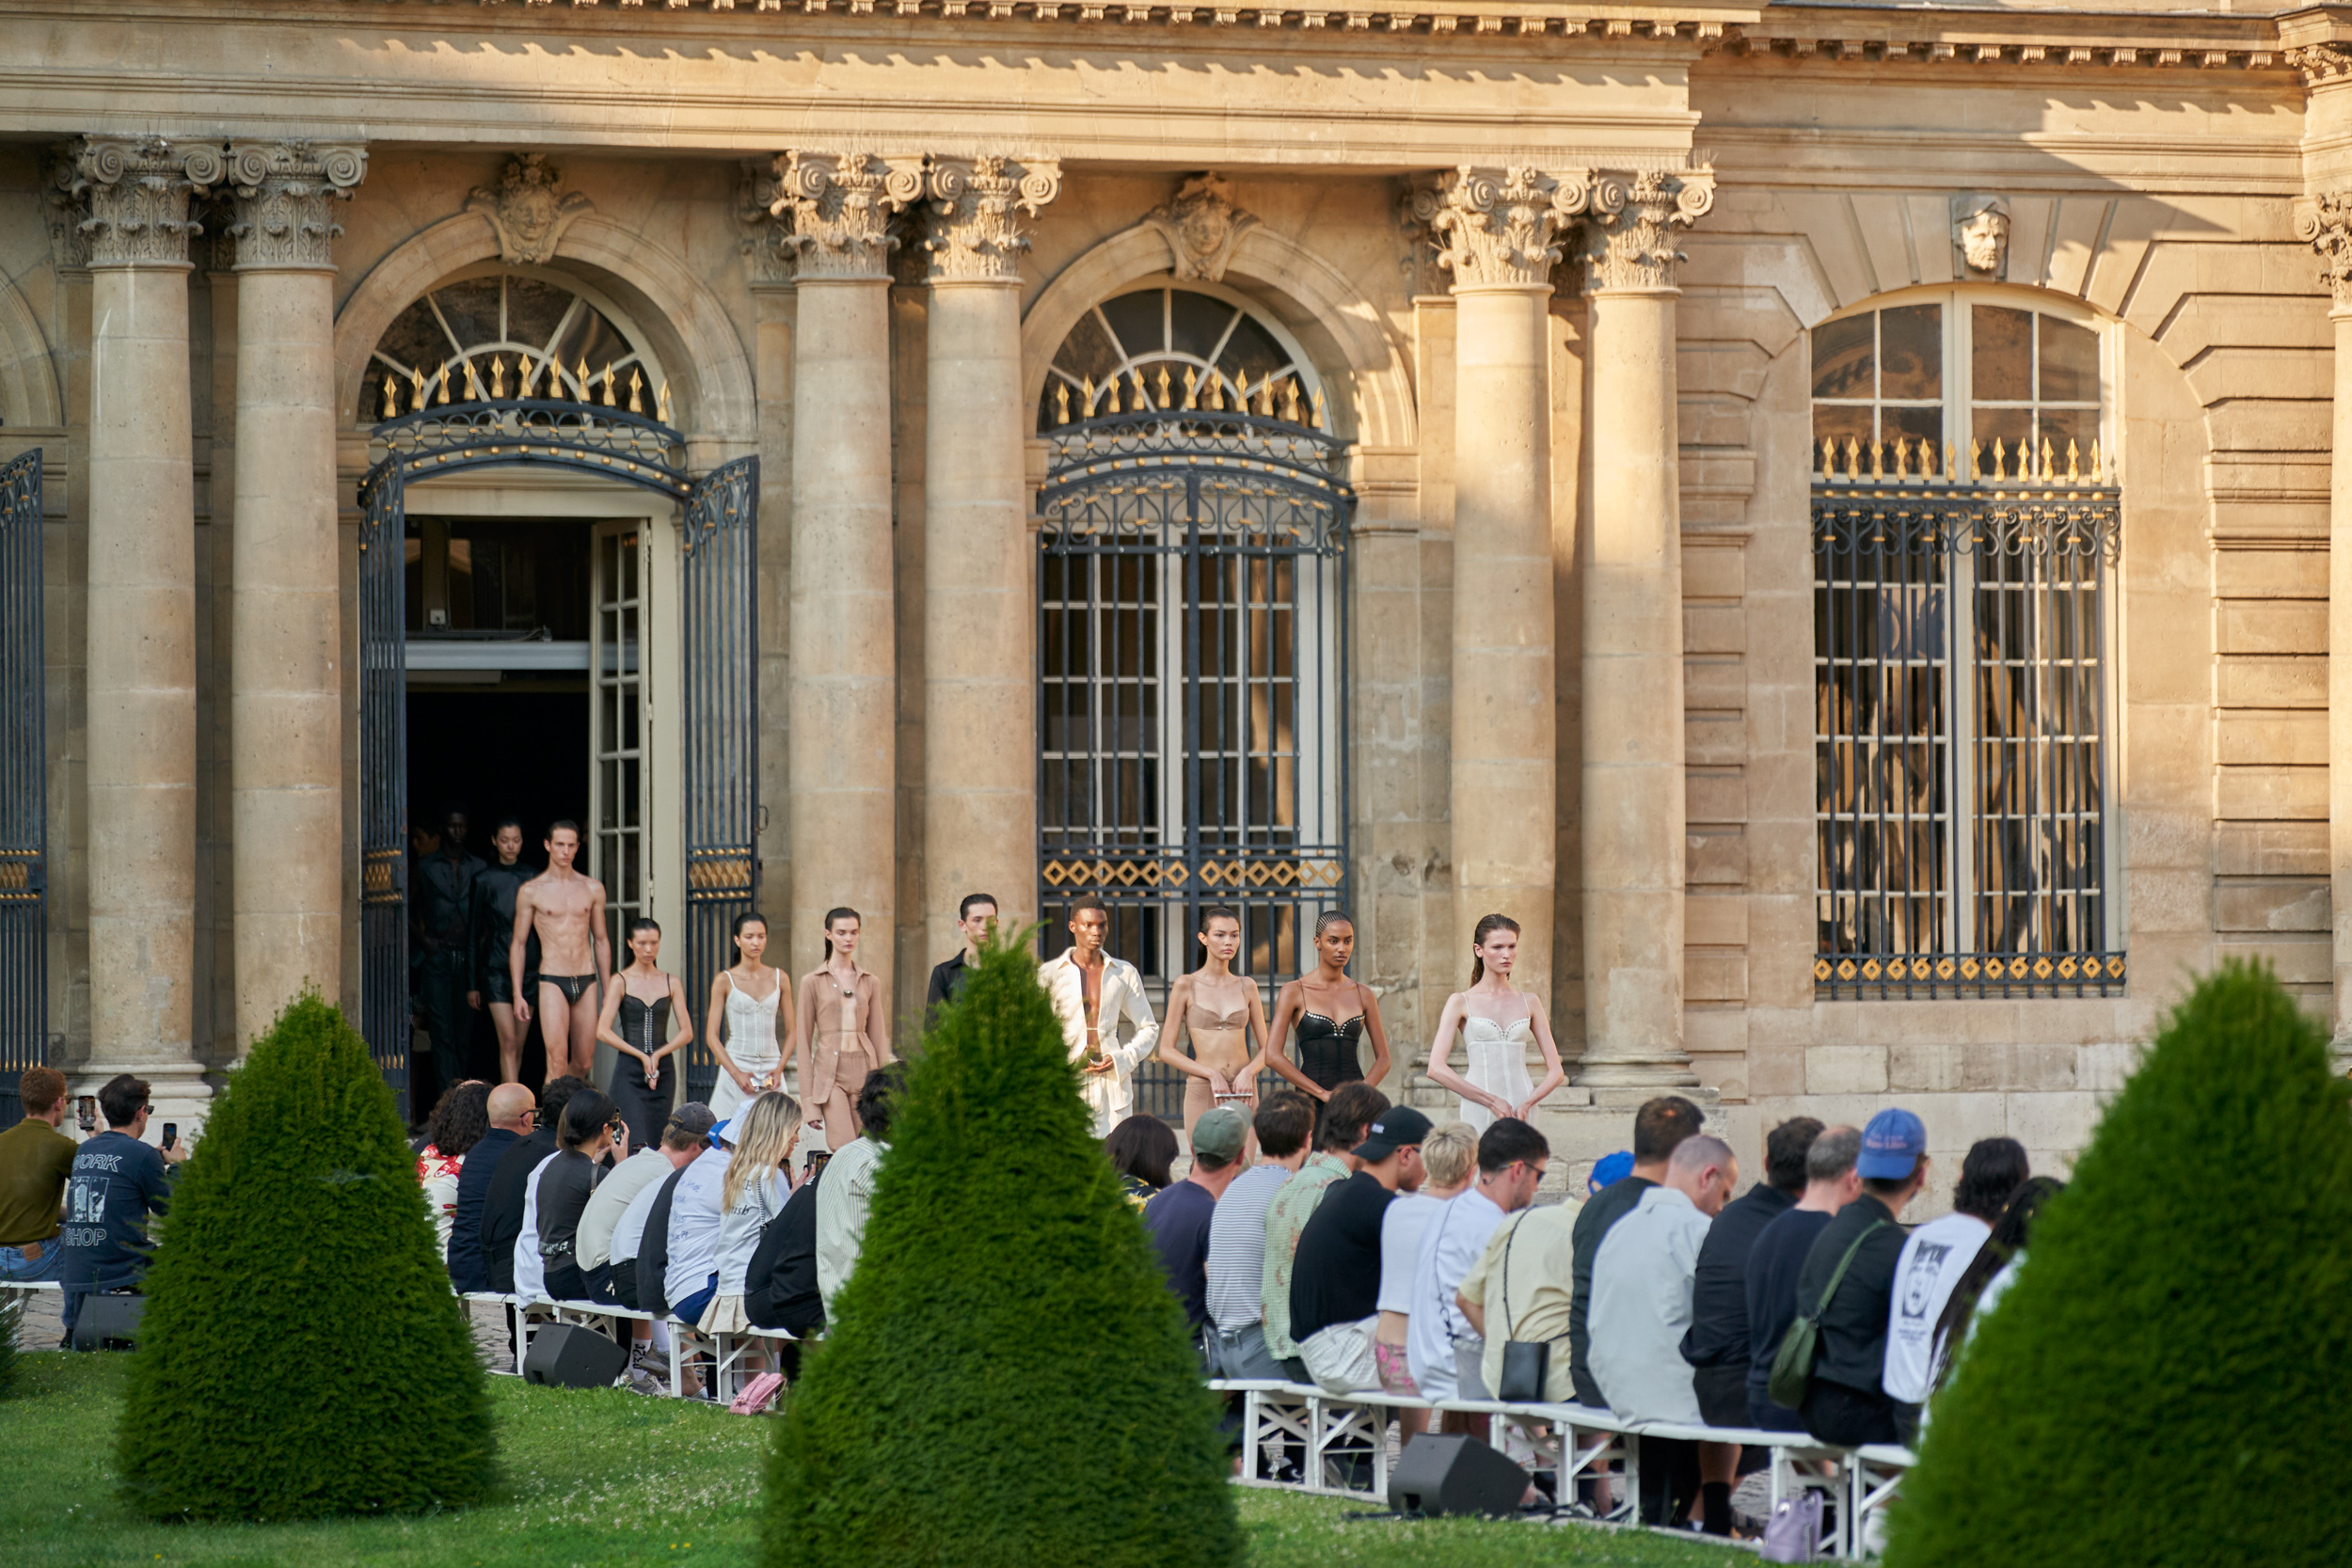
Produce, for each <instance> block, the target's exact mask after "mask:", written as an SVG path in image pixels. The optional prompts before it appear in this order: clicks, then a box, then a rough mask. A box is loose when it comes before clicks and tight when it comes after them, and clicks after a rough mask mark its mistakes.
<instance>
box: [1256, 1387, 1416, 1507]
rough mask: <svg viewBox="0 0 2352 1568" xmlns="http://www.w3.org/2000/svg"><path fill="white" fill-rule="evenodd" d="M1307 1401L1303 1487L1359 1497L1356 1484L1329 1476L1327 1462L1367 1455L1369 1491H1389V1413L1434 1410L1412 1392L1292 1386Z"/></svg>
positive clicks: (1361, 1493)
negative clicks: (1337, 1391) (1336, 1391)
mask: <svg viewBox="0 0 2352 1568" xmlns="http://www.w3.org/2000/svg"><path fill="white" fill-rule="evenodd" d="M1287 1386H1289V1387H1292V1388H1295V1389H1297V1390H1298V1391H1299V1392H1300V1393H1301V1394H1303V1396H1304V1397H1305V1399H1306V1402H1307V1413H1308V1427H1307V1476H1306V1481H1305V1484H1304V1487H1303V1490H1306V1491H1309V1492H1327V1493H1331V1494H1333V1495H1336V1496H1340V1497H1363V1496H1366V1495H1367V1494H1366V1492H1365V1491H1364V1490H1363V1489H1361V1488H1359V1487H1354V1486H1350V1485H1348V1484H1346V1483H1345V1482H1344V1481H1336V1480H1333V1479H1332V1477H1333V1475H1334V1474H1335V1473H1336V1472H1334V1471H1333V1469H1332V1468H1331V1467H1330V1465H1328V1464H1327V1462H1344V1461H1348V1460H1354V1459H1359V1458H1361V1459H1367V1460H1369V1461H1370V1462H1371V1465H1370V1468H1371V1474H1372V1486H1371V1489H1370V1493H1369V1495H1370V1496H1372V1497H1387V1496H1388V1495H1389V1418H1390V1414H1391V1412H1393V1411H1405V1410H1435V1409H1437V1408H1438V1407H1437V1406H1436V1405H1434V1404H1432V1403H1431V1402H1429V1401H1427V1400H1424V1399H1421V1398H1418V1397H1417V1396H1414V1395H1411V1394H1391V1393H1389V1392H1387V1391H1385V1390H1383V1389H1378V1388H1364V1389H1358V1390H1356V1391H1355V1392H1353V1393H1349V1394H1333V1393H1329V1392H1327V1391H1326V1390H1325V1389H1323V1388H1322V1387H1320V1386H1316V1385H1313V1384H1291V1385H1287Z"/></svg>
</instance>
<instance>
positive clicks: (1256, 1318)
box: [1206, 1089, 1315, 1379]
mask: <svg viewBox="0 0 2352 1568" xmlns="http://www.w3.org/2000/svg"><path fill="white" fill-rule="evenodd" d="M1251 1125H1252V1127H1253V1129H1254V1131H1255V1132H1257V1134H1258V1163H1257V1164H1254V1165H1251V1166H1250V1167H1249V1168H1248V1170H1246V1171H1243V1172H1242V1173H1241V1174H1240V1175H1239V1176H1237V1177H1235V1178H1234V1179H1233V1184H1232V1186H1230V1187H1228V1188H1226V1189H1225V1196H1223V1197H1220V1198H1218V1199H1217V1200H1216V1213H1215V1214H1214V1215H1213V1216H1212V1217H1211V1218H1210V1221H1209V1259H1208V1265H1207V1271H1206V1272H1207V1275H1208V1308H1209V1321H1210V1323H1211V1324H1212V1325H1213V1327H1214V1332H1213V1333H1212V1334H1211V1335H1210V1337H1209V1351H1210V1364H1211V1368H1212V1370H1214V1371H1215V1372H1216V1375H1217V1376H1218V1377H1222V1378H1267V1379H1273V1378H1279V1377H1281V1376H1283V1375H1284V1374H1283V1371H1282V1369H1281V1368H1280V1367H1279V1366H1278V1365H1276V1364H1275V1360H1274V1357H1273V1355H1272V1354H1269V1353H1268V1352H1267V1350H1266V1343H1265V1227H1266V1212H1267V1210H1268V1208H1269V1206H1270V1205H1272V1203H1273V1202H1274V1198H1275V1195H1276V1194H1278V1193H1279V1192H1280V1191H1281V1190H1282V1188H1283V1186H1284V1185H1285V1184H1286V1183H1288V1182H1289V1180H1291V1178H1292V1177H1293V1176H1294V1175H1295V1174H1296V1173H1297V1170H1298V1167H1299V1166H1300V1165H1302V1164H1306V1161H1307V1155H1308V1152H1309V1150H1308V1147H1307V1146H1308V1141H1309V1140H1310V1139H1311V1137H1312V1136H1313V1135H1314V1126H1315V1108H1314V1104H1313V1102H1312V1101H1309V1100H1308V1098H1307V1097H1306V1096H1305V1095H1303V1094H1300V1093H1298V1092H1296V1091H1295V1090H1292V1089H1284V1090H1282V1091H1281V1092H1279V1093H1278V1094H1270V1095H1268V1096H1266V1099H1265V1102H1264V1103H1263V1104H1262V1105H1260V1106H1259V1107H1258V1115H1257V1117H1256V1119H1255V1120H1254V1121H1253V1123H1252V1124H1251Z"/></svg>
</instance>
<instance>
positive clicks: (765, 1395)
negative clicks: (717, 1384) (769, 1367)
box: [727, 1372, 784, 1416]
mask: <svg viewBox="0 0 2352 1568" xmlns="http://www.w3.org/2000/svg"><path fill="white" fill-rule="evenodd" d="M783 1386H784V1374H783V1373H782V1372H762V1373H760V1374H759V1375H758V1376H757V1377H755V1378H754V1379H752V1380H751V1381H750V1382H749V1383H746V1384H745V1385H743V1387H742V1391H741V1392H740V1393H738V1394H737V1395H736V1396H735V1402H734V1403H733V1404H730V1405H728V1406H727V1409H729V1410H730V1411H732V1412H734V1413H735V1414H736V1415H738V1416H756V1415H758V1414H760V1413H761V1412H762V1411H764V1410H766V1409H767V1408H768V1402H769V1401H770V1400H772V1399H774V1398H775V1397H776V1390H777V1389H779V1388H782V1387H783Z"/></svg>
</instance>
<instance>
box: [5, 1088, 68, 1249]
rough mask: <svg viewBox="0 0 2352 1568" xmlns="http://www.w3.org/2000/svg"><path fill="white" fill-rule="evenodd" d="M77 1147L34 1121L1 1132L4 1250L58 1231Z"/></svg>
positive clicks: (40, 1240) (44, 1237)
mask: <svg viewBox="0 0 2352 1568" xmlns="http://www.w3.org/2000/svg"><path fill="white" fill-rule="evenodd" d="M73 1149H74V1143H73V1140H72V1138H69V1137H67V1136H66V1135H65V1134H64V1133H62V1132H58V1131H57V1130H56V1128H54V1127H52V1126H50V1125H49V1124H48V1123H47V1122H45V1121H42V1120H40V1119H39V1118H38V1117H25V1118H24V1120H23V1121H20V1122H18V1123H17V1124H16V1125H15V1126H14V1127H11V1128H9V1129H8V1131H7V1132H0V1246H26V1245H29V1244H31V1243H34V1242H46V1241H48V1240H50V1239H51V1238H52V1237H54V1236H56V1233H57V1215H58V1212H59V1211H60V1210H61V1209H62V1208H63V1207H64V1204H65V1184H66V1181H67V1180H68V1179H69V1178H70V1177H72V1174H73Z"/></svg>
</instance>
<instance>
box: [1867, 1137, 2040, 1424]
mask: <svg viewBox="0 0 2352 1568" xmlns="http://www.w3.org/2000/svg"><path fill="white" fill-rule="evenodd" d="M2032 1174H2033V1167H2032V1165H2031V1164H2030V1163H2029V1162H2028V1161H2027V1160H2026V1146H2025V1145H2024V1144H2021V1143H2019V1142H2018V1141H2017V1140H2016V1139H2015V1138H1979V1139H1978V1140H1977V1141H1976V1143H1975V1144H1974V1145H1972V1146H1970V1148H1969V1150H1968V1153H1967V1155H1966V1156H1965V1157H1964V1158H1963V1160H1962V1161H1961V1163H1960V1181H1959V1183H1958V1184H1957V1185H1955V1186H1954V1187H1953V1189H1952V1212H1950V1213H1948V1214H1946V1215H1944V1216H1943V1217H1942V1218H1940V1219H1932V1220H1930V1221H1928V1223H1927V1224H1925V1225H1923V1226H1921V1227H1919V1228H1917V1229H1916V1230H1914V1231H1913V1232H1912V1233H1911V1235H1910V1238H1909V1239H1908V1240H1906V1241H1905V1242H1904V1243H1903V1250H1902V1256H1901V1257H1899V1258H1898V1259H1896V1260H1895V1299H1894V1301H1893V1303H1892V1304H1891V1306H1890V1307H1889V1308H1888V1312H1887V1319H1886V1371H1885V1374H1884V1375H1883V1377H1882V1378H1881V1379H1880V1386H1882V1387H1883V1388H1884V1389H1885V1390H1886V1397H1887V1398H1888V1399H1890V1400H1893V1401H1894V1402H1895V1412H1896V1415H1895V1424H1896V1426H1897V1427H1898V1428H1899V1429H1900V1430H1901V1432H1902V1434H1903V1441H1904V1442H1906V1443H1908V1442H1910V1441H1911V1440H1912V1437H1913V1435H1914V1433H1913V1431H1912V1421H1913V1418H1915V1416H1916V1414H1917V1412H1918V1408H1919V1406H1921V1405H1922V1404H1925V1403H1926V1402H1927V1399H1928V1395H1929V1393H1930V1392H1931V1391H1932V1390H1933V1388H1934V1387H1935V1383H1936V1376H1935V1374H1936V1370H1937V1369H1936V1365H1935V1357H1936V1354H1937V1345H1936V1341H1935V1325H1936V1324H1937V1323H1939V1322H1941V1321H1942V1319H1943V1317H1944V1308H1945V1307H1946V1306H1947V1305H1948V1304H1949V1303H1950V1301H1951V1299H1952V1291H1953V1288H1954V1287H1956V1286H1957V1285H1959V1283H1960V1277H1961V1275H1964V1274H1966V1273H1967V1272H1968V1266H1969V1265H1970V1264H1971V1263H1974V1262H1975V1261H1976V1260H1977V1254H1978V1253H1979V1251H1980V1250H1981V1249H1982V1248H1983V1246H1984V1243H1985V1238H1986V1237H1988V1236H1990V1235H1992V1234H1993V1222H1994V1220H1997V1219H1999V1218H2000V1217H2001V1211H2002V1210H2003V1209H2004V1208H2006V1207H2007V1206H2008V1204H2009V1200H2010V1197H2012V1196H2015V1194H2016V1192H2017V1189H2018V1188H2019V1187H2021V1186H2023V1185H2025V1182H2026V1178H2027V1177H2028V1176H2031V1175H2032Z"/></svg>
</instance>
